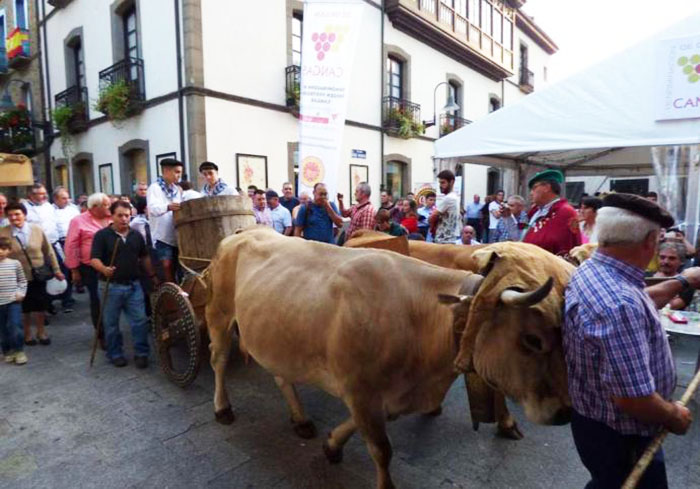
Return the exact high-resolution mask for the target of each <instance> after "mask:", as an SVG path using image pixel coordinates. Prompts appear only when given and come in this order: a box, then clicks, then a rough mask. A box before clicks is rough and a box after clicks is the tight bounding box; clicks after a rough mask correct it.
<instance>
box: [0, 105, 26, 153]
mask: <svg viewBox="0 0 700 489" xmlns="http://www.w3.org/2000/svg"><path fill="white" fill-rule="evenodd" d="M33 144H34V130H33V129H32V118H31V115H30V113H29V111H28V110H27V108H26V106H24V105H22V104H20V105H18V106H17V107H14V108H12V109H10V110H5V111H3V112H0V151H2V152H5V153H28V152H33V148H32V146H33Z"/></svg>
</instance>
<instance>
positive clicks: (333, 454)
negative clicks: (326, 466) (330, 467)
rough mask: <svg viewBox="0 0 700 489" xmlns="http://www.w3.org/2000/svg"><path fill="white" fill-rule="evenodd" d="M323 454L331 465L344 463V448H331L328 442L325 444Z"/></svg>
mask: <svg viewBox="0 0 700 489" xmlns="http://www.w3.org/2000/svg"><path fill="white" fill-rule="evenodd" d="M323 454H324V455H325V456H326V458H327V459H328V462H329V463H331V464H339V463H340V462H342V461H343V448H342V447H341V448H331V446H330V445H329V444H328V442H327V441H324V442H323Z"/></svg>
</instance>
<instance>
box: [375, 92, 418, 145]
mask: <svg viewBox="0 0 700 489" xmlns="http://www.w3.org/2000/svg"><path fill="white" fill-rule="evenodd" d="M382 109H383V110H382V128H383V129H384V130H385V131H386V132H387V134H389V135H392V136H398V137H401V138H404V139H409V138H413V137H416V136H420V135H421V134H423V133H424V132H425V126H424V125H423V123H422V122H421V120H420V105H418V104H414V103H413V102H411V101H409V100H404V99H400V98H396V97H384V99H383V108H382Z"/></svg>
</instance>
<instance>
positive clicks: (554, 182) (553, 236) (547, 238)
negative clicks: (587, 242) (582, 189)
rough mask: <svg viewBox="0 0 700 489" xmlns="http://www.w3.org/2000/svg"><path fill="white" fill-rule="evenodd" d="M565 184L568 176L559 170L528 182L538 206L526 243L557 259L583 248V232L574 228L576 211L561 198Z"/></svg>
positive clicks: (532, 211)
mask: <svg viewBox="0 0 700 489" xmlns="http://www.w3.org/2000/svg"><path fill="white" fill-rule="evenodd" d="M563 183H564V175H563V174H562V172H560V171H559V170H544V171H541V172H539V173H536V174H535V175H534V176H533V177H532V178H530V181H529V182H528V186H529V187H530V201H531V202H532V203H533V204H534V205H533V207H532V209H530V212H528V215H527V216H528V218H529V219H530V222H529V224H528V231H527V234H525V238H523V241H524V242H525V243H531V244H534V245H537V246H539V247H540V248H543V249H545V250H547V251H549V252H551V253H554V254H555V255H565V254H567V253H568V252H569V250H571V248H574V247H576V246H579V245H580V244H581V232H580V231H579V230H578V227H572V226H571V221H572V220H575V219H576V211H575V210H574V208H573V207H571V205H569V203H568V202H567V201H566V199H564V198H562V197H560V196H559V195H560V194H561V186H562V184H563Z"/></svg>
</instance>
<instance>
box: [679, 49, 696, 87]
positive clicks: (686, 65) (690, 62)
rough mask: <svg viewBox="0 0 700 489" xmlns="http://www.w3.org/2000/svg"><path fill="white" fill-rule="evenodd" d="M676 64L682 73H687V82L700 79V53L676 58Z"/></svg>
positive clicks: (694, 81)
mask: <svg viewBox="0 0 700 489" xmlns="http://www.w3.org/2000/svg"><path fill="white" fill-rule="evenodd" d="M678 66H680V67H681V69H682V70H683V73H684V74H686V75H688V83H697V82H698V81H700V54H693V55H692V56H690V57H688V56H681V57H680V58H678Z"/></svg>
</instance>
